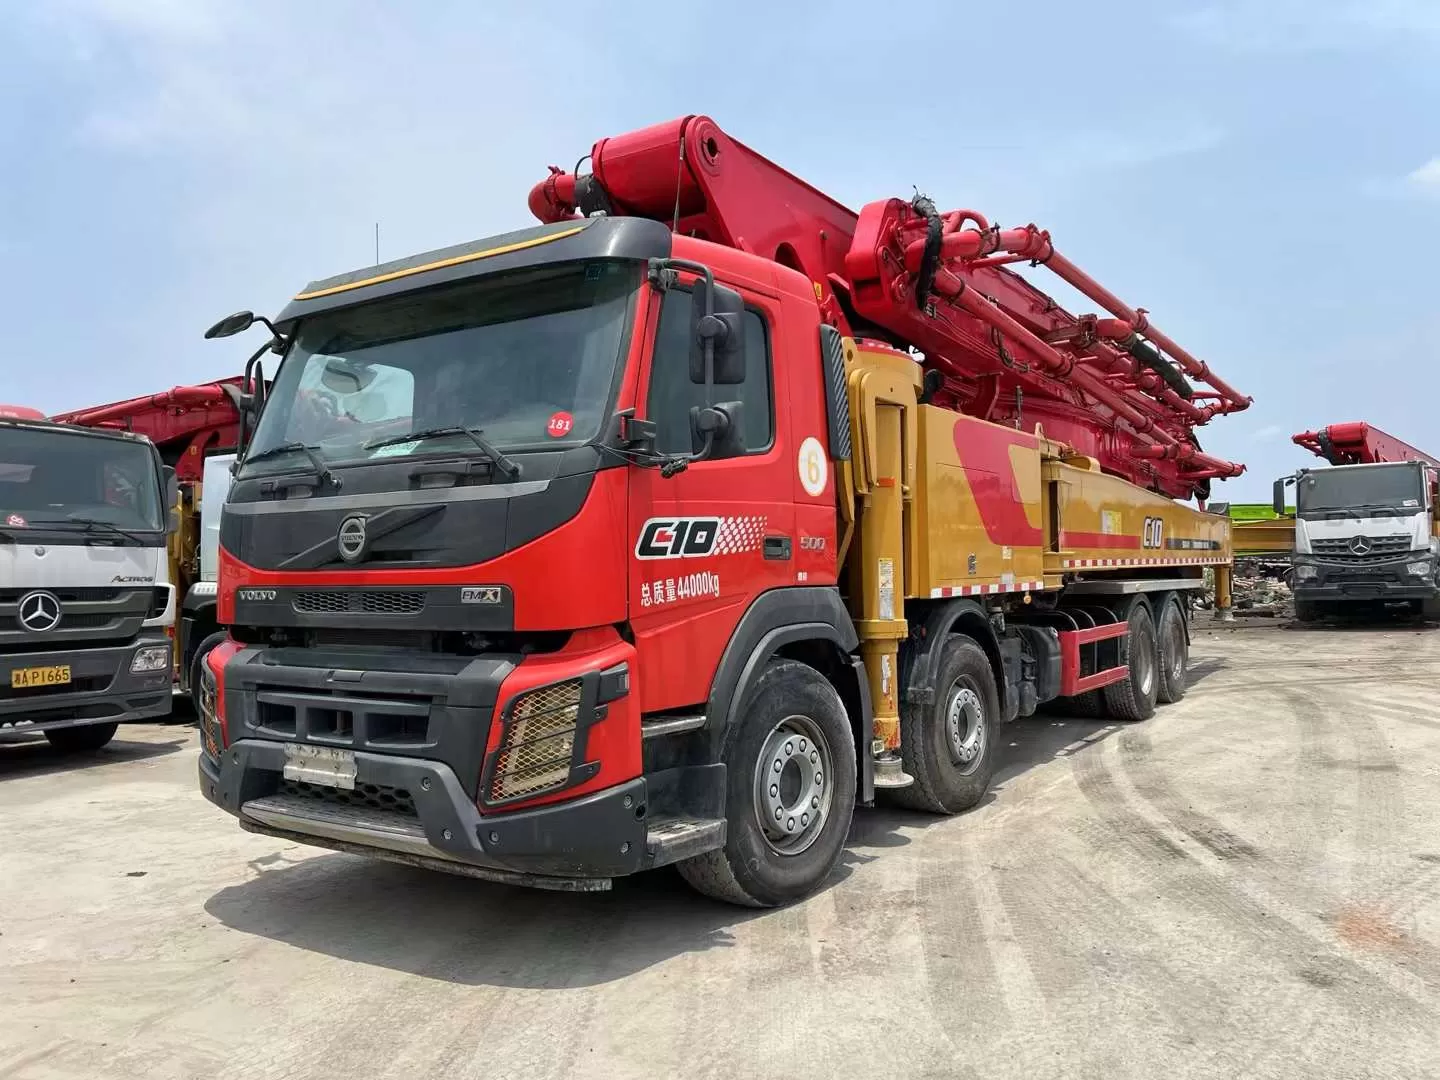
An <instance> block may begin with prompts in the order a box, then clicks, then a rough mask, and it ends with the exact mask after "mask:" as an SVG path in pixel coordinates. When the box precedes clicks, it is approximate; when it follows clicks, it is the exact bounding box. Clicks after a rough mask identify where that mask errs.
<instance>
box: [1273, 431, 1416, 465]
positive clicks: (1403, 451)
mask: <svg viewBox="0 0 1440 1080" xmlns="http://www.w3.org/2000/svg"><path fill="white" fill-rule="evenodd" d="M1294 442H1295V444H1296V445H1297V446H1303V447H1304V448H1305V449H1306V450H1309V451H1310V452H1311V453H1312V454H1315V455H1317V456H1319V457H1322V458H1324V459H1325V460H1326V461H1328V462H1329V463H1330V464H1331V465H1372V464H1375V463H1377V462H1384V461H1424V462H1427V463H1428V464H1430V465H1436V466H1440V461H1436V460H1435V459H1434V458H1433V457H1431V456H1430V455H1429V454H1427V453H1425V451H1423V450H1416V449H1415V447H1413V446H1411V445H1409V444H1408V443H1404V442H1401V441H1400V440H1399V439H1397V438H1396V437H1395V436H1394V435H1391V434H1389V433H1387V432H1384V431H1381V430H1380V429H1379V428H1377V427H1371V426H1370V425H1369V424H1366V423H1363V422H1361V421H1355V422H1353V423H1348V424H1331V425H1330V426H1329V427H1324V428H1321V429H1320V430H1319V431H1302V432H1301V433H1300V434H1299V435H1296V436H1294Z"/></svg>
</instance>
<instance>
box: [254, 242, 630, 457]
mask: <svg viewBox="0 0 1440 1080" xmlns="http://www.w3.org/2000/svg"><path fill="white" fill-rule="evenodd" d="M639 282H640V268H639V266H638V264H636V263H633V262H587V263H567V264H562V265H558V266H548V267H543V268H540V269H534V270H527V271H522V272H518V273H513V274H506V275H503V276H500V277H495V278H489V279H486V280H484V281H481V282H478V283H475V282H470V283H467V284H465V285H463V286H459V287H455V288H450V289H445V290H443V291H435V292H429V293H426V294H423V295H411V296H405V297H401V298H399V299H396V300H392V301H380V302H375V303H371V304H365V305H361V306H359V307H354V308H349V309H345V310H341V311H336V312H332V313H326V314H323V315H319V316H316V317H315V318H313V319H310V320H306V321H304V322H302V323H301V324H300V327H299V332H298V334H297V337H296V340H295V343H294V345H293V346H292V347H291V349H290V352H289V354H288V355H287V356H286V358H285V362H284V363H283V364H282V365H281V367H280V371H279V374H278V375H277V376H276V378H275V382H274V384H273V386H272V388H271V391H270V396H269V399H268V400H267V402H266V405H265V409H264V412H263V414H262V416H261V418H260V423H259V425H258V426H257V428H256V431H255V437H254V439H253V441H252V442H251V444H250V448H249V450H248V451H247V458H249V459H252V460H253V459H255V458H257V457H258V456H259V455H261V454H267V452H268V454H269V456H268V458H267V460H265V461H263V462H261V461H257V462H255V465H254V467H255V469H257V470H264V471H269V470H271V469H272V465H271V462H277V463H278V467H279V468H281V469H283V468H293V465H294V462H293V460H292V459H294V458H296V457H299V458H300V459H301V460H303V459H304V455H303V454H302V452H301V451H300V449H299V448H300V447H308V448H311V449H312V451H313V453H314V454H316V455H318V456H319V457H320V458H321V459H322V460H324V461H326V462H347V463H351V464H359V463H363V462H366V461H371V460H376V459H383V458H393V457H399V456H405V455H409V454H414V453H421V452H432V451H436V450H441V451H445V452H447V453H454V452H456V451H462V452H465V453H477V454H483V453H484V451H482V450H481V449H480V448H479V447H478V446H477V444H476V442H475V441H474V439H472V438H469V437H467V436H466V435H465V434H464V432H463V431H456V432H450V433H447V434H443V435H435V436H432V437H427V438H424V439H420V440H406V439H405V438H404V436H406V435H408V434H410V433H419V432H429V431H434V430H435V429H438V428H461V429H463V428H470V429H472V430H479V431H480V432H482V433H483V435H484V439H485V440H486V441H487V442H488V443H490V444H491V445H492V446H493V447H494V448H496V449H499V450H500V451H502V453H503V452H506V451H517V450H527V449H554V448H556V447H563V446H573V445H578V444H580V443H584V442H588V441H589V440H591V439H593V438H594V437H595V436H596V435H597V434H599V432H600V429H601V424H602V422H603V420H604V418H605V416H606V413H607V409H608V405H609V401H610V397H611V390H612V385H613V383H614V380H615V368H616V361H617V359H618V357H619V355H620V349H621V346H622V344H623V342H624V340H625V330H626V326H627V324H628V317H629V313H630V310H631V308H630V304H631V298H632V297H633V296H634V294H635V292H636V289H637V287H638V285H639ZM386 440H394V441H391V442H389V443H388V445H376V444H379V443H384V442H386ZM285 447H290V448H291V449H288V450H284V449H280V448H285ZM246 471H249V469H248V468H247V470H246ZM277 471H278V470H277Z"/></svg>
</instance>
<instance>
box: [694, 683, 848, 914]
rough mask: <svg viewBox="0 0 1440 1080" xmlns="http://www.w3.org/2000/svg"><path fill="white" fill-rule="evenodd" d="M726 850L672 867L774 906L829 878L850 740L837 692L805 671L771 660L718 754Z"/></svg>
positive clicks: (721, 892) (719, 894)
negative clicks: (722, 771) (723, 783)
mask: <svg viewBox="0 0 1440 1080" xmlns="http://www.w3.org/2000/svg"><path fill="white" fill-rule="evenodd" d="M725 767H726V793H725V818H726V830H725V846H724V847H723V848H720V849H719V850H717V851H707V852H706V853H705V854H703V855H697V856H695V857H694V858H691V859H686V860H685V861H683V862H681V863H679V864H677V869H679V871H680V875H681V877H683V878H684V879H685V880H686V881H687V882H688V883H689V884H690V886H691V887H692V888H694V889H696V890H697V891H699V892H702V893H704V894H705V895H706V896H712V897H714V898H715V899H717V900H724V901H726V902H728V903H731V904H740V905H743V906H746V907H774V906H777V905H779V904H785V903H789V902H791V901H793V900H799V899H801V898H802V897H805V896H808V895H809V894H810V893H812V892H814V891H815V890H816V889H817V888H819V887H820V885H821V884H823V883H824V881H825V879H826V878H828V877H829V876H830V873H831V871H832V870H834V869H835V864H836V863H837V862H839V860H840V854H841V852H842V851H843V850H844V847H845V837H846V835H847V834H848V833H849V831H850V819H851V818H852V817H853V816H854V813H855V786H856V761H855V737H854V734H853V733H852V732H851V729H850V718H849V716H848V715H847V714H846V712H845V705H844V703H843V702H842V701H841V700H840V695H839V694H838V693H836V691H835V688H834V687H833V686H831V685H830V683H828V682H827V681H826V680H825V677H824V676H822V675H821V674H820V673H819V672H818V671H816V670H815V669H814V668H812V667H810V666H808V665H807V664H802V663H799V662H798V661H794V660H774V661H771V662H770V664H769V665H767V667H766V669H765V672H764V674H762V675H761V676H760V680H759V682H758V683H756V685H755V688H754V689H753V690H752V691H751V693H750V696H749V698H748V700H747V701H746V703H745V705H744V707H743V708H742V709H741V711H740V715H739V717H738V719H737V720H736V725H735V730H734V731H733V732H732V733H731V736H730V738H729V740H728V743H727V746H726V750H725Z"/></svg>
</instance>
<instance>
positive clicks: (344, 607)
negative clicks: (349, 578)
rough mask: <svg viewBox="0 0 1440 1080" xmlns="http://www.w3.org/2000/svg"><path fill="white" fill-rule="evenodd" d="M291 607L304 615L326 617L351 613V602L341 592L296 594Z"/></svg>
mask: <svg viewBox="0 0 1440 1080" xmlns="http://www.w3.org/2000/svg"><path fill="white" fill-rule="evenodd" d="M291 606H292V607H293V608H294V609H295V610H296V611H298V612H300V613H301V614H302V615H324V614H328V613H330V612H335V611H349V610H350V600H349V598H348V597H347V596H346V595H345V594H344V593H340V592H302V593H296V594H295V599H294V600H293V601H291Z"/></svg>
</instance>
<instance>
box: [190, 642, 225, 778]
mask: <svg viewBox="0 0 1440 1080" xmlns="http://www.w3.org/2000/svg"><path fill="white" fill-rule="evenodd" d="M217 689H218V688H217V686H216V684H215V673H214V672H213V671H211V670H210V665H209V664H205V663H202V664H201V665H200V685H199V686H198V687H195V688H194V690H193V693H194V694H195V711H196V713H198V714H199V716H200V738H201V739H202V740H203V742H204V744H205V753H207V754H209V755H210V756H211V757H212V758H219V757H220V749H221V747H222V746H223V745H224V741H225V739H224V736H223V735H222V734H221V731H220V721H219V718H218V717H217V715H216V711H215V704H216V691H217Z"/></svg>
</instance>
